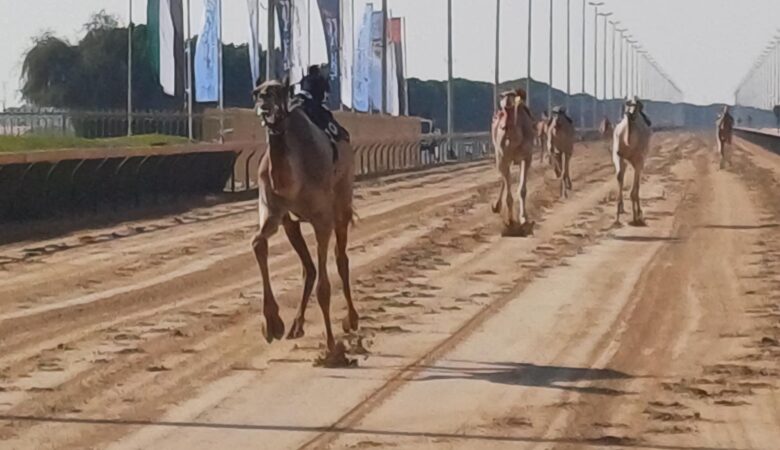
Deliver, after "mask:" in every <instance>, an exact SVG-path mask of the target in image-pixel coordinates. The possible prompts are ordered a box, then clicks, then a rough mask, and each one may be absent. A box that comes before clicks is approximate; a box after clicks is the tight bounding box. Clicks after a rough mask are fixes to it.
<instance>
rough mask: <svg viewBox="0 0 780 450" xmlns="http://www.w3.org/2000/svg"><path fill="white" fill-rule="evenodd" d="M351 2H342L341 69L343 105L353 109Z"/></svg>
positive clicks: (352, 11)
mask: <svg viewBox="0 0 780 450" xmlns="http://www.w3.org/2000/svg"><path fill="white" fill-rule="evenodd" d="M352 6H353V5H352V1H351V0H341V52H340V58H341V60H340V61H339V69H340V71H341V80H340V81H341V86H340V88H341V89H340V90H341V103H342V104H343V105H344V106H346V107H347V108H352V92H353V90H354V85H353V79H352V76H353V70H354V69H353V65H354V62H355V42H354V38H355V29H354V25H353V20H354V18H353V17H352V15H353V13H354V10H353V9H352Z"/></svg>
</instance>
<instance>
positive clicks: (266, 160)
mask: <svg viewBox="0 0 780 450" xmlns="http://www.w3.org/2000/svg"><path fill="white" fill-rule="evenodd" d="M289 93H290V86H289V83H288V82H287V81H286V80H285V82H284V83H280V82H278V81H268V82H265V83H263V84H262V85H261V86H259V87H258V88H256V89H255V90H254V92H253V95H254V97H255V102H256V108H257V112H258V115H260V117H261V118H262V119H263V123H264V124H265V126H266V128H267V132H268V151H267V152H266V153H265V154H264V155H263V159H262V160H261V162H260V168H259V173H258V179H259V198H260V201H259V213H260V232H259V233H258V234H257V235H256V236H255V237H254V239H252V248H253V249H254V253H255V257H256V258H257V263H258V265H259V266H260V274H261V276H262V280H263V316H264V317H265V328H264V330H263V333H264V334H265V338H266V340H267V341H268V342H269V343H270V342H273V340H274V339H277V340H278V339H282V337H283V336H284V322H282V319H281V318H280V317H279V306H278V304H277V303H276V299H275V298H274V294H273V291H272V290H271V282H270V279H269V272H268V239H269V238H270V237H271V236H272V235H273V234H274V233H276V231H277V230H278V229H279V226H280V225H281V226H282V227H283V228H284V231H285V233H286V235H287V238H288V239H289V241H290V244H292V247H293V249H294V250H295V252H296V253H297V254H298V257H299V258H300V259H301V263H302V265H303V276H304V286H303V296H302V298H301V303H300V307H299V309H298V313H297V315H296V316H295V320H294V321H293V324H292V327H291V328H290V333H289V334H288V336H287V338H288V339H296V338H300V337H302V336H303V335H304V330H303V328H304V327H303V326H304V317H305V314H306V304H307V303H308V301H309V297H310V296H311V293H312V289H313V288H314V282H315V279H316V280H317V301H318V303H319V305H320V308H321V309H322V316H323V319H324V320H325V334H326V338H327V344H328V351H329V353H331V354H333V350H334V349H335V348H336V343H335V339H334V337H333V331H332V330H331V323H330V294H331V292H330V291H331V286H330V281H329V280H328V267H327V262H328V245H329V243H330V239H331V236H332V235H333V234H334V231H335V235H336V250H335V251H336V265H337V267H338V273H339V276H340V277H341V281H342V283H343V289H344V297H346V300H347V307H348V309H349V312H348V315H347V317H346V318H345V319H344V322H343V325H344V329H345V331H349V330H356V329H357V328H358V314H357V311H356V310H355V306H354V305H353V303H352V295H351V291H350V284H349V258H348V257H347V239H348V236H347V234H348V229H349V225H350V224H351V223H352V219H353V209H352V184H353V180H354V170H353V156H354V155H353V152H352V148H351V146H350V144H349V142H347V141H339V142H338V144H337V145H336V148H335V151H336V152H337V155H336V157H335V158H334V146H333V144H331V142H330V140H329V139H328V137H327V135H326V134H325V133H324V132H323V131H322V130H321V129H320V128H318V127H317V126H316V125H314V123H313V122H312V121H311V120H310V119H309V118H308V116H307V115H306V114H305V112H304V110H303V108H300V107H299V108H293V109H290V106H289ZM301 222H308V223H311V225H312V227H313V228H314V234H315V237H316V241H317V266H316V267H315V265H314V262H313V261H312V258H311V255H310V254H309V250H308V248H307V245H306V241H305V240H304V238H303V235H302V234H301ZM318 272H319V277H318V276H317V275H318ZM341 348H342V349H343V346H341Z"/></svg>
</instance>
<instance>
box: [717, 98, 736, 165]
mask: <svg viewBox="0 0 780 450" xmlns="http://www.w3.org/2000/svg"><path fill="white" fill-rule="evenodd" d="M715 124H716V126H717V139H718V153H719V154H720V168H721V169H723V168H724V167H726V161H727V159H728V158H727V157H726V144H728V145H731V136H732V133H733V129H734V118H733V117H731V114H730V113H729V107H728V106H724V107H723V111H722V112H721V114H720V116H718V120H717V122H716V123H715Z"/></svg>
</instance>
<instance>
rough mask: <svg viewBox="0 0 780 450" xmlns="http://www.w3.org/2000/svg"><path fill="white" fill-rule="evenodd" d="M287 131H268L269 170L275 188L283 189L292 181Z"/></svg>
mask: <svg viewBox="0 0 780 450" xmlns="http://www.w3.org/2000/svg"><path fill="white" fill-rule="evenodd" d="M288 153H289V152H288V150H287V139H286V136H285V133H270V132H269V133H268V156H269V160H270V164H269V166H268V170H269V172H270V174H269V175H270V178H271V183H272V187H273V189H274V190H277V191H279V190H282V189H284V188H285V187H286V186H288V185H289V183H290V182H291V181H292V178H291V177H292V173H291V170H290V161H289V159H288Z"/></svg>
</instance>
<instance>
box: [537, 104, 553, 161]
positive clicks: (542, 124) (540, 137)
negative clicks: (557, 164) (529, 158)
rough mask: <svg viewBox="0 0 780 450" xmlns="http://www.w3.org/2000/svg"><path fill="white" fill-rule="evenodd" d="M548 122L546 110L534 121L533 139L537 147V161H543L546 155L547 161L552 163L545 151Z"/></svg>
mask: <svg viewBox="0 0 780 450" xmlns="http://www.w3.org/2000/svg"><path fill="white" fill-rule="evenodd" d="M549 124H550V117H549V116H548V115H547V112H546V111H545V112H543V113H542V118H541V119H539V120H538V121H535V122H534V141H535V144H536V145H537V146H538V147H539V162H544V157H545V155H547V162H549V163H552V159H551V157H550V155H549V153H548V152H547V126H548V125H549Z"/></svg>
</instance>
